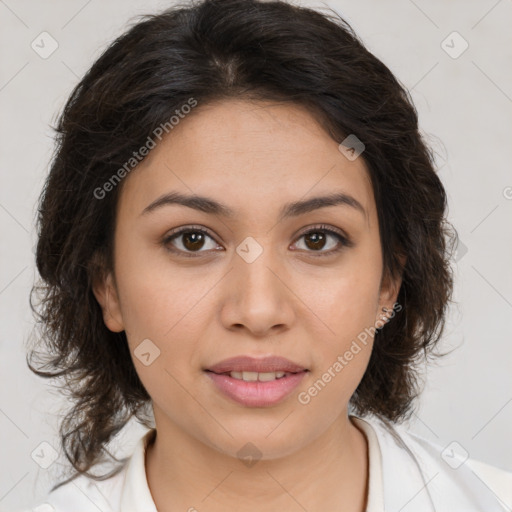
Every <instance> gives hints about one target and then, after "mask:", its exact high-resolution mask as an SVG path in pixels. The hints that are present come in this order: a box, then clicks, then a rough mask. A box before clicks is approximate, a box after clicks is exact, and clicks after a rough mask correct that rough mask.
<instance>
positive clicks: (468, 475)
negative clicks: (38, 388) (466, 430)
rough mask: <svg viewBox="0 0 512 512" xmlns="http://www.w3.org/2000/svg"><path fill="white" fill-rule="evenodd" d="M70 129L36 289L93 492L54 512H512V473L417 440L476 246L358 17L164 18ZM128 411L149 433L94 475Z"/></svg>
mask: <svg viewBox="0 0 512 512" xmlns="http://www.w3.org/2000/svg"><path fill="white" fill-rule="evenodd" d="M57 132H58V150H57V153H56V156H55V159H54V161H53V165H52V168H51V172H50V175H49V177H48V180H47V183H46V186H45V189H44V191H43V194H42V196H41V200H40V201H41V202H40V216H39V240H38V245H37V265H38V270H39V272H40V274H41V277H42V280H43V284H42V286H41V287H39V288H37V287H36V288H34V291H38V292H39V293H40V294H41V297H42V301H41V304H42V305H43V307H42V308H41V312H40V313H38V314H39V315H40V317H39V320H40V323H41V326H42V328H43V333H42V334H43V336H42V340H43V341H44V343H46V344H47V346H48V347H49V348H50V349H51V352H52V355H51V356H50V355H46V360H45V362H46V366H45V367H44V369H43V368H39V369H38V368H35V367H34V366H33V365H32V364H31V362H29V365H30V367H31V369H32V370H33V371H34V372H35V373H37V374H38V375H41V376H44V377H56V376H60V377H63V378H64V381H65V389H66V390H67V391H71V393H72V394H71V396H72V398H73V400H74V404H73V408H72V409H71V410H70V411H69V414H68V415H67V416H66V418H65V419H64V421H63V422H62V424H61V437H62V445H63V448H64V450H65V453H66V455H67V457H68V459H69V461H70V463H71V465H72V466H73V470H74V472H73V474H71V475H70V478H68V479H67V480H65V481H63V482H60V483H59V484H58V485H57V486H56V487H55V488H54V489H53V491H52V492H51V493H50V494H49V496H48V498H47V502H46V504H44V505H42V506H41V509H40V510H57V511H59V512H60V511H63V512H64V511H69V510H74V511H89V510H98V509H99V510H102V511H122V512H128V511H156V510H158V511H159V512H167V511H175V510H188V511H189V512H192V511H208V512H217V511H226V510H234V509H236V510H241V511H247V512H251V511H256V510H258V511H259V510H286V511H295V510H297V511H299V510H307V511H311V512H312V511H319V510H330V511H335V510H343V511H345V512H362V511H368V512H374V511H382V510H386V511H395V510H396V511H399V510H400V511H404V512H405V511H415V512H419V511H433V510H436V511H450V512H454V511H465V512H468V511H477V510H478V511H481V510H485V511H486V512H492V511H501V510H506V508H505V505H504V504H503V503H502V501H500V500H501V499H503V495H501V498H500V496H498V495H497V494H496V489H497V486H499V485H502V486H503V489H506V488H507V486H508V485H509V483H510V487H511V488H512V476H511V475H510V474H509V473H506V472H505V471H502V470H499V469H497V468H492V467H489V466H486V465H482V464H479V463H477V462H475V461H472V460H462V459H460V457H457V455H456V453H455V452H454V451H453V450H452V452H453V453H449V454H448V456H446V455H443V457H442V456H441V455H442V454H441V452H442V450H443V448H442V447H438V446H435V445H433V444H432V443H430V442H428V441H426V440H423V439H421V438H420V437H418V436H415V435H413V434H410V433H408V432H407V431H405V430H404V428H403V427H402V426H400V425H399V424H400V422H402V421H403V420H404V419H406V418H407V417H408V416H410V414H411V412H412V406H413V403H414V399H415V398H416V397H417V395H418V393H419V384H418V383H419V378H418V370H417V364H418V362H420V361H421V357H425V356H426V355H429V354H433V351H434V349H435V347H436V344H437V342H438V341H439V339H440V337H441V334H442V332H443V326H444V321H445V315H446V308H447V306H448V304H449V302H450V299H451V294H452V286H453V277H452V274H451V270H450V256H451V249H453V241H454V239H455V237H454V236H453V234H452V232H451V231H450V226H449V224H448V223H447V221H446V218H445V214H446V194H445V191H444V188H443V185H442V183H441V182H440V180H439V178H438V176H437V175H436V173H435V170H434V168H433V158H432V154H431V151H430V149H429V148H428V147H427V146H426V145H425V144H424V142H423V140H422V138H421V136H420V135H419V132H418V120H417V115H416V111H415V109H414V106H413V105H412V102H411V100H410V97H409V96H408V93H407V91H406V90H405V89H404V88H403V87H402V86H401V85H400V84H399V83H398V81H397V80H396V79H395V78H394V76H393V75H392V73H391V72H390V71H389V69H388V68H387V67H386V66H385V65H384V64H383V63H382V62H380V61H379V60H378V59H377V58H376V57H375V56H373V55H372V54H371V53H369V52H368V51H367V50H366V49H365V48H364V46H363V45H362V44H361V43H360V42H359V40H358V39H357V37H356V35H355V34H354V33H353V31H352V30H351V28H350V27H349V26H348V24H347V23H346V22H344V21H343V20H342V19H340V18H339V17H337V16H335V15H334V14H333V15H332V16H327V15H324V14H320V13H318V12H315V11H313V10H310V9H307V8H300V7H296V6H292V5H290V4H287V3H285V2H257V1H253V0H223V1H212V0H206V1H203V2H201V3H195V4H193V5H184V6H178V7H175V8H172V9H169V10H168V11H166V12H164V13H163V14H160V15H155V16H148V17H147V18H146V19H145V20H143V21H141V22H140V23H138V24H136V25H135V26H133V27H132V28H131V29H130V30H128V31H127V32H126V33H125V34H123V35H122V36H121V37H120V38H118V39H117V40H116V41H115V42H114V43H113V44H112V45H111V46H110V47H109V48H108V49H107V51H106V52H105V53H104V54H103V55H102V56H101V57H100V58H99V59H98V60H97V61H96V62H95V64H94V65H93V66H92V68H91V69H90V70H89V71H88V73H87V74H86V75H85V77H84V78H83V79H82V81H81V82H80V83H79V84H78V86H77V87H76V88H75V90H74V91H73V93H72V95H71V97H70V99H69V101H68V103H67V105H66V107H65V109H64V112H63V114H62V116H61V118H60V120H59V124H58V126H57ZM36 355H37V356H39V357H41V358H42V359H45V356H44V354H39V353H36V352H35V351H34V352H32V353H31V356H36ZM132 417H135V418H137V419H138V421H140V422H141V423H142V424H143V425H145V426H147V427H148V428H149V430H148V432H147V433H146V434H145V435H144V437H143V438H141V439H140V440H139V442H138V444H137V446H136V448H135V451H134V453H133V455H132V456H131V457H130V458H129V459H127V460H123V461H121V464H117V465H114V468H113V470H112V471H111V472H110V473H104V472H103V473H102V474H101V475H98V472H97V471H96V472H95V471H94V470H93V469H94V467H95V466H96V465H97V464H98V463H100V462H104V461H105V460H106V457H105V456H106V455H110V454H109V452H108V447H107V444H108V443H109V442H110V441H111V440H112V439H114V437H115V436H116V434H118V433H119V432H120V431H121V429H122V428H123V427H124V426H125V425H126V423H127V422H128V420H129V419H130V418H132ZM447 459H449V460H448V462H447V461H446V460H447ZM114 462H116V459H114ZM117 462H119V461H117ZM482 468H483V469H482ZM483 470H485V475H486V477H485V479H484V480H482V478H481V476H482V474H483V473H482V471H483ZM479 475H480V476H479ZM486 482H487V483H486ZM489 482H491V484H490V485H489ZM491 489H493V490H491ZM500 492H502V491H500ZM44 507H46V508H44ZM48 507H51V508H48ZM36 510H37V509H36Z"/></svg>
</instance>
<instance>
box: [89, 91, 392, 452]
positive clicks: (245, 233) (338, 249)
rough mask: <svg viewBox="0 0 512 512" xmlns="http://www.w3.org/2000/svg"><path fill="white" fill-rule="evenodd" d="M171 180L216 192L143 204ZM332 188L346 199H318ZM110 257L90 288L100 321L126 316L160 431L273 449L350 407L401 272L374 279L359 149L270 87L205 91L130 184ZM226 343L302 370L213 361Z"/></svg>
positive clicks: (226, 352) (369, 198) (223, 447)
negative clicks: (233, 96)
mask: <svg viewBox="0 0 512 512" xmlns="http://www.w3.org/2000/svg"><path fill="white" fill-rule="evenodd" d="M166 194H180V195H181V196H182V197H190V196H198V197H199V196H200V197H202V198H208V201H209V203H208V204H209V205H210V206H208V207H206V206H205V202H204V201H199V200H196V201H195V203H194V202H192V201H189V203H188V206H185V205H183V204H179V203H171V202H160V205H157V206H155V207H153V208H150V209H147V208H148V206H149V205H151V204H152V203H153V202H154V201H156V200H157V199H159V198H161V197H162V196H164V195H166ZM335 194H345V195H346V196H350V197H351V198H353V200H352V204H349V201H345V202H338V203H334V204H331V205H329V206H325V204H324V203H323V200H318V201H316V202H315V201H312V199H313V198H323V197H327V196H332V195H335ZM295 203H297V204H296V205H295V206H290V205H293V204H295ZM212 204H215V205H219V206H215V207H213V206H211V205H212ZM357 204H359V205H360V208H359V207H356V206H354V205H357ZM301 205H303V206H301ZM228 211H229V212H231V214H230V215H228V214H227V212H228ZM183 228H186V231H187V232H188V233H185V234H182V235H176V236H175V237H173V238H171V236H172V235H174V234H175V232H176V231H177V230H178V229H183ZM198 229H201V230H204V231H205V232H206V234H203V233H201V232H198ZM325 230H331V231H333V232H334V233H331V232H329V231H325ZM307 232H310V234H307ZM335 233H339V234H340V235H341V237H344V238H345V239H347V240H348V242H346V243H345V242H344V241H343V238H338V236H337V235H336V234H335ZM114 261H115V280H114V279H112V277H113V276H111V275H110V276H108V278H107V279H105V280H104V281H103V282H102V283H100V284H98V285H97V286H96V287H95V294H96V297H97V298H98V301H99V302H100V303H101V304H102V307H103V311H104V318H105V323H106V325H107V326H108V327H109V328H110V329H111V330H112V331H121V330H123V329H124V330H125V331H126V335H127V338H128V343H129V346H130V350H131V354H132V359H133V362H134V364H135V368H136V370H137V373H138V375H139V377H140V379H141V381H142V383H143V384H144V386H145V388H146V390H147V391H148V393H149V395H150V396H151V398H152V401H153V408H154V412H155V420H156V425H157V428H158V429H159V431H160V430H165V429H168V430H169V431H173V432H180V433H181V434H182V435H183V436H187V437H188V438H189V439H192V440H195V441H200V442H202V443H204V444H206V445H207V446H210V447H214V448H215V449H216V450H218V451H220V452H222V453H225V454H228V455H232V456H237V453H238V452H239V450H240V449H241V447H243V446H245V445H246V443H247V442H251V443H252V444H254V445H255V446H256V447H257V449H258V450H259V451H260V452H261V453H262V455H261V456H262V457H263V458H268V459H272V458H277V457H280V456H285V455H287V454H290V453H292V452H294V451H295V450H298V449H300V448H301V447H304V446H306V445H307V444H309V443H311V442H313V441H314V440H316V439H318V438H320V437H321V436H322V435H323V434H325V433H326V432H328V430H329V429H330V428H333V425H334V424H335V420H336V419H338V418H341V417H343V416H344V415H345V416H346V412H347V405H348V402H349V399H350V397H351V395H352V394H353V392H354V390H355V389H356V387H357V385H358V383H359V382H360V380H361V378H362V376H363V374H364V372H365V369H366V366H367V363H368V360H369V357H370V353H371V349H372V342H373V339H372V336H371V335H368V332H370V333H371V332H373V331H368V329H369V328H371V327H373V326H375V325H376V321H378V320H379V319H380V317H381V315H382V312H381V307H382V306H387V307H388V308H391V307H392V305H393V303H394V302H395V300H396V296H397V292H398V289H399V284H400V283H396V282H395V283H387V282H385V283H383V287H382V288H381V287H380V284H381V274H382V270H383V267H382V258H381V242H380V237H379V228H378V218H377V212H376V206H375V202H374V198H373V192H372V188H371V184H370V181H369V178H368V174H367V169H366V167H365V164H364V162H363V159H362V158H356V159H352V158H350V159H349V158H347V156H345V154H343V153H342V152H341V151H340V150H339V148H338V144H337V143H336V142H335V141H334V140H332V139H331V138H330V137H329V136H328V135H327V133H326V132H325V131H324V130H323V129H322V128H321V127H320V125H319V124H317V122H316V121H315V119H314V118H313V117H312V116H311V114H310V113H309V112H308V111H307V110H305V109H303V108H302V107H299V106H292V105H278V104H275V103H267V102H247V101H241V100H230V101H224V102H218V103H214V104H210V105H206V106H204V107H202V106H201V105H200V104H199V105H198V107H197V108H196V109H195V110H194V111H193V112H192V113H191V114H190V115H189V116H188V117H185V118H184V119H183V120H181V122H180V123H179V124H178V125H177V126H175V127H174V128H173V130H172V131H171V132H170V133H169V135H168V136H167V137H165V138H163V139H162V141H161V142H160V143H158V144H157V146H156V147H155V148H154V149H152V150H151V153H150V155H149V156H148V157H147V158H146V159H145V160H144V161H142V162H141V163H140V164H139V165H138V167H137V168H136V169H135V170H134V171H132V173H131V174H129V175H128V176H127V177H126V178H125V181H124V183H123V189H122V193H121V196H120V199H119V203H118V210H117V223H116V230H115V256H114ZM393 285H394V286H393ZM365 329H366V331H365ZM365 332H366V336H364V335H363V336H361V335H362V333H365ZM363 338H365V341H366V343H364V342H362V341H361V340H362V339H363ZM354 342H355V343H356V345H354ZM356 346H357V347H358V348H355V347H356ZM235 356H250V357H252V358H255V359H261V358H264V357H266V356H281V357H284V358H287V359H288V360H290V361H291V362H293V363H296V364H297V365H298V366H299V367H300V369H304V370H307V371H303V372H299V373H297V374H296V375H295V376H293V375H291V376H290V375H287V376H285V377H284V379H286V382H287V383H284V379H283V383H282V382H279V379H278V380H273V381H272V382H260V383H256V382H252V383H251V382H249V383H246V382H242V381H241V380H240V375H238V376H236V377H235V378H233V377H232V376H229V375H227V376H223V377H222V376H220V377H219V376H218V375H212V372H209V371H207V370H208V369H209V368H212V367H213V366H214V365H216V364H217V363H219V362H221V361H223V360H226V359H228V358H232V357H235ZM337 363H338V364H337ZM228 366H229V365H228ZM278 366H279V365H278ZM267 369H268V368H267ZM275 369H276V370H278V368H277V367H276V368H275ZM238 370H243V368H240V367H239V368H238ZM260 373H269V372H260ZM278 375H279V374H278ZM245 377H246V378H249V379H251V378H254V377H255V376H254V375H251V374H247V375H246V376H245ZM259 377H261V375H260V376H259ZM266 377H267V378H273V376H272V375H270V376H268V375H267V376H266ZM256 378H258V376H256ZM264 378H265V376H263V379H264ZM218 382H220V384H219V385H218V384H216V383H218ZM315 383H316V386H315ZM292 384H293V385H292ZM219 386H220V387H219ZM221 387H222V388H223V389H224V388H225V389H227V390H228V391H227V393H228V394H226V392H224V391H222V390H221ZM315 390H316V392H315Z"/></svg>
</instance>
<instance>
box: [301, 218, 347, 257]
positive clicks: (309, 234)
mask: <svg viewBox="0 0 512 512" xmlns="http://www.w3.org/2000/svg"><path fill="white" fill-rule="evenodd" d="M302 239H304V244H303V246H304V247H305V249H304V250H305V251H306V252H313V253H314V252H317V253H319V254H314V256H328V255H332V254H334V253H337V252H339V251H341V250H342V249H343V248H344V247H352V246H353V245H354V244H353V242H352V241H351V240H349V238H348V237H346V236H345V235H344V234H342V232H338V231H337V230H335V229H333V228H328V227H326V226H323V225H322V226H315V227H313V228H310V229H309V230H308V231H306V232H305V233H302V235H300V237H299V240H302ZM329 239H330V240H331V242H330V243H329ZM333 240H334V242H333ZM326 247H327V249H328V250H323V249H325V248H326ZM299 249H303V247H299Z"/></svg>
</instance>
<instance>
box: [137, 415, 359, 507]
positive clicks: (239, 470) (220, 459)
mask: <svg viewBox="0 0 512 512" xmlns="http://www.w3.org/2000/svg"><path fill="white" fill-rule="evenodd" d="M155 419H157V422H156V424H157V435H156V437H155V438H154V441H153V442H152V443H150V444H149V445H148V447H147V449H146V474H147V480H148V485H149V488H150V491H151V494H152V496H153V500H154V501H155V504H156V506H157V509H158V510H159V511H160V512H167V511H171V510H187V511H188V510H190V511H194V510H195V509H197V510H208V512H218V511H219V512H220V511H225V510H235V509H236V510H240V511H243V512H253V511H254V512H255V511H261V510H262V509H265V510H269V509H271V510H277V509H278V508H280V509H284V510H297V511H299V510H304V509H306V510H308V511H310V512H314V511H317V510H318V511H319V510H326V509H327V510H337V509H343V510H344V511H346V512H363V511H364V510H365V507H366V497H367V487H368V486H367V482H368V460H367V459H368V452H367V450H368V448H367V442H366V438H365V436H364V434H363V433H362V432H361V431H360V430H359V429H358V428H357V427H356V426H355V425H354V424H353V423H352V422H351V421H350V419H349V417H348V416H347V415H346V414H343V415H340V416H339V417H338V418H337V419H336V421H334V422H333V423H332V425H331V426H330V428H329V429H328V430H327V431H326V432H324V433H323V434H322V435H321V436H320V437H318V438H316V439H315V440H314V441H313V442H312V443H309V444H308V445H306V446H304V447H302V448H300V449H299V450H297V451H295V452H293V453H291V454H289V455H286V456H282V457H278V458H274V459H265V458H264V457H262V458H261V459H259V460H256V461H255V462H254V461H253V463H251V462H248V461H246V462H245V463H244V462H243V461H241V460H240V459H239V458H237V457H233V456H231V455H229V454H226V453H223V452H221V451H220V450H218V449H216V448H215V447H212V446H208V445H207V444H205V443H203V442H200V441H198V440H197V439H196V438H194V437H193V436H192V435H190V434H189V433H188V432H185V431H183V430H182V429H181V428H179V426H178V425H176V424H174V423H172V422H166V421H165V418H162V417H160V418H157V413H156V412H155ZM158 419H161V420H163V421H160V422H159V421H158ZM160 424H163V427H164V428H161V427H160Z"/></svg>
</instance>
